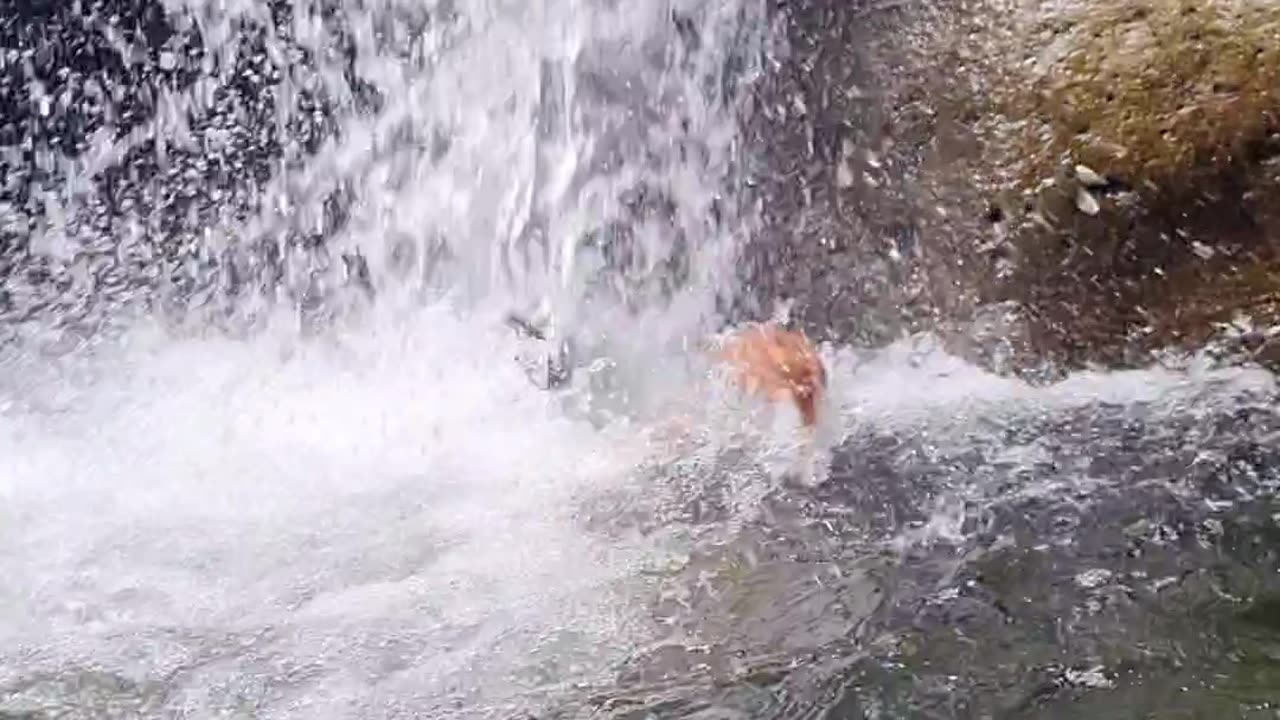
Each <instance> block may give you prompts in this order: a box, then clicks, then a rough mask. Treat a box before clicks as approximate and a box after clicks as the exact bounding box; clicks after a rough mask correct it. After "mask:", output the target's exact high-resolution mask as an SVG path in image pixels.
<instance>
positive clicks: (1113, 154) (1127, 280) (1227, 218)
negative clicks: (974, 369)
mask: <svg viewBox="0 0 1280 720" xmlns="http://www.w3.org/2000/svg"><path fill="white" fill-rule="evenodd" d="M930 22H931V23H932V25H933V27H935V28H938V29H939V32H938V33H937V34H936V35H935V38H941V39H940V40H939V39H930V40H927V41H925V42H923V43H921V44H920V45H919V46H918V47H919V52H920V57H921V58H928V59H929V60H928V62H929V66H928V67H935V66H938V65H941V66H942V67H943V68H945V71H942V70H939V71H928V70H924V71H921V73H920V75H919V77H920V80H919V82H920V83H921V84H922V86H923V87H925V88H927V92H928V93H929V104H930V106H931V107H932V108H934V116H935V117H938V118H941V117H944V116H951V117H957V118H962V119H963V121H964V122H965V124H966V125H967V126H968V133H967V138H968V142H969V143H970V144H971V148H970V151H969V152H968V153H965V154H962V155H957V154H956V153H954V152H952V151H948V150H945V149H944V146H945V145H946V144H947V142H948V141H947V140H946V139H945V138H944V137H941V135H942V134H943V133H944V132H945V128H944V127H943V123H941V122H940V121H938V120H935V121H934V122H933V127H932V128H931V129H932V131H933V133H934V136H935V137H934V139H933V141H932V142H931V145H930V148H929V153H928V154H929V157H928V158H927V159H926V162H925V163H923V164H922V175H921V184H922V186H923V187H924V188H926V189H927V191H928V193H929V194H930V195H931V196H932V197H934V198H936V201H937V202H938V203H941V204H942V205H943V206H944V207H946V208H947V209H948V211H947V214H948V215H949V216H950V217H982V216H986V217H988V218H991V217H992V216H994V217H995V218H996V219H997V220H998V222H991V223H989V224H990V225H991V226H992V227H989V228H986V229H983V228H981V227H979V226H978V225H977V224H976V223H972V222H969V223H956V222H954V221H944V222H932V223H929V225H930V227H929V232H930V233H931V235H932V236H933V237H936V238H942V239H940V240H934V239H932V237H931V238H930V239H927V240H926V242H927V243H929V244H931V245H932V246H934V247H937V248H945V249H946V250H949V251H952V252H954V253H955V255H954V256H953V258H952V259H953V264H954V266H955V267H958V268H968V271H967V272H964V273H962V277H961V278H960V284H961V285H962V286H963V287H964V288H965V291H967V292H968V293H969V297H968V298H967V300H968V304H969V307H966V308H962V310H964V311H966V312H969V311H971V310H972V308H976V307H981V306H982V305H983V304H985V303H990V302H1014V303H1017V304H1019V305H1020V306H1022V307H1023V308H1024V316H1025V318H1026V323H1027V329H1026V330H1025V334H1027V335H1028V336H1030V337H1031V338H1032V346H1033V349H1034V350H1035V352H1036V354H1037V355H1038V356H1039V357H1040V358H1041V359H1047V360H1050V361H1053V362H1056V363H1059V364H1061V365H1063V366H1064V367H1077V366H1080V365H1083V364H1086V363H1089V362H1103V363H1107V364H1111V365H1131V364H1143V363H1146V362H1149V361H1150V359H1151V357H1152V353H1153V352H1155V351H1158V350H1161V349H1164V348H1167V347H1170V346H1176V347H1182V348H1199V347H1203V346H1204V345H1205V344H1206V343H1207V342H1209V340H1210V339H1213V338H1216V337H1217V336H1218V335H1219V333H1218V326H1219V325H1220V324H1221V323H1223V322H1226V321H1228V320H1230V319H1231V317H1232V316H1233V315H1234V314H1235V313H1237V312H1238V311H1241V310H1243V309H1246V308H1247V309H1250V310H1253V311H1254V312H1253V313H1252V314H1253V315H1255V317H1258V318H1259V319H1260V320H1262V321H1265V322H1269V321H1271V320H1273V319H1276V318H1280V314H1277V313H1276V309H1275V307H1274V306H1275V303H1274V301H1273V300H1272V299H1271V298H1273V297H1274V296H1275V294H1276V292H1277V290H1280V275H1278V274H1277V272H1276V270H1275V268H1276V267H1278V265H1277V258H1278V257H1280V255H1278V254H1277V250H1280V246H1278V244H1277V242H1276V238H1277V237H1280V222H1277V220H1280V212H1278V211H1280V5H1277V4H1275V3H1270V2H1254V1H1253V0H1221V1H1219V2H1210V3H1189V2H1184V1H1183V0H1125V1H1123V2H1116V3H1067V4H1062V3H1047V2H1033V3H1029V4H1028V3H1013V2H1005V0H977V1H976V2H970V3H957V4H953V5H951V6H949V7H948V8H946V9H943V10H939V11H938V12H937V13H936V14H935V15H934V16H933V17H932V18H931V19H930ZM939 55H941V56H942V57H943V58H946V62H942V63H939V62H938V57H939ZM922 66H923V63H922ZM944 72H945V73H948V74H952V75H955V76H957V77H958V81H957V79H956V77H951V78H948V77H946V75H945V74H944ZM990 208H996V209H997V210H996V211H995V212H994V213H993V212H991V210H990ZM922 216H923V214H922ZM956 233H959V234H961V235H968V236H969V237H970V238H971V239H972V241H973V242H972V243H970V244H968V245H966V244H963V243H960V244H957V243H955V242H953V241H950V237H951V236H954V235H955V234H956ZM993 236H998V239H999V241H1000V242H999V243H998V245H999V246H1000V247H1001V248H1002V257H1001V258H994V257H992V256H991V255H990V253H983V252H982V251H981V249H982V248H984V247H988V246H991V245H992V244H993V243H991V239H992V237H993ZM984 255H985V256H984ZM997 260H1003V261H1004V263H1003V266H1001V265H1000V263H999V262H997ZM1264 305H1265V306H1266V307H1265V309H1264V310H1263V311H1261V312H1258V311H1257V309H1258V308H1259V307H1260V306H1264Z"/></svg>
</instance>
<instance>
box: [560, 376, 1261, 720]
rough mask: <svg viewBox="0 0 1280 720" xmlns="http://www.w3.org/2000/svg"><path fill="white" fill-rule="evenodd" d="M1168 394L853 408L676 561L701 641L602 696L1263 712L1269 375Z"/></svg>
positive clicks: (988, 710)
mask: <svg viewBox="0 0 1280 720" xmlns="http://www.w3.org/2000/svg"><path fill="white" fill-rule="evenodd" d="M1177 394H1178V395H1179V397H1177V398H1176V399H1164V400H1157V401H1134V402H1100V403H1085V404H1084V405H1083V406H1075V407H1057V408H1051V407H1040V408H1027V409H1026V411H1024V412H1003V411H1002V412H990V413H989V414H983V413H978V414H969V413H963V412H962V413H959V414H957V416H956V417H954V418H951V419H947V420H941V419H937V420H933V421H924V420H922V421H919V422H915V423H893V424H894V425H896V427H893V428H884V427H875V425H876V423H875V422H874V421H873V422H871V423H868V424H869V425H870V427H867V428H865V429H864V430H862V431H860V432H855V433H854V434H853V436H852V437H850V438H849V439H848V440H847V441H846V442H845V443H844V444H843V445H842V446H841V447H840V449H839V451H838V453H837V455H836V459H835V462H834V464H833V471H832V477H831V479H830V480H829V481H828V482H827V483H826V484H824V485H822V486H821V487H819V488H818V489H816V490H803V489H799V488H791V489H788V490H782V491H776V492H774V493H772V494H771V495H770V497H769V498H768V499H767V500H766V502H765V504H764V507H765V508H766V510H765V512H764V519H762V520H761V521H759V522H758V523H755V524H753V525H751V526H750V527H748V528H745V529H744V530H743V532H742V534H741V535H740V536H738V537H737V539H736V540H735V542H733V543H730V544H728V545H727V546H725V547H722V548H720V549H719V550H717V551H715V552H712V553H708V554H707V555H706V556H704V557H703V558H702V559H701V562H696V561H695V562H694V563H693V568H694V569H693V570H691V571H690V572H691V574H693V575H694V576H698V574H699V573H700V572H708V573H709V575H710V577H712V578H713V579H712V580H710V581H706V579H705V577H702V580H703V581H704V582H703V583H702V584H700V585H699V588H700V591H701V592H699V593H695V595H694V596H693V597H692V598H690V599H688V601H687V605H686V606H685V607H683V608H682V609H681V610H680V611H678V612H676V613H675V615H676V616H677V617H678V623H677V625H676V627H677V628H679V629H677V630H673V633H672V635H673V637H680V636H681V635H682V633H683V632H690V633H692V634H695V635H697V634H699V633H702V634H709V635H712V636H716V634H717V633H720V635H719V636H718V640H717V641H715V642H711V643H709V644H708V645H707V646H706V647H701V648H699V649H698V650H697V651H696V652H694V651H689V650H683V651H682V650H678V649H677V647H676V646H674V645H673V646H671V647H663V648H660V649H657V650H654V651H653V652H651V653H650V654H648V655H646V656H643V657H639V658H636V659H635V661H634V664H633V665H632V666H630V667H628V668H627V669H626V670H625V671H624V672H623V673H622V675H621V676H620V678H619V684H620V685H621V688H616V689H611V690H607V691H604V692H603V693H602V695H601V697H600V698H599V699H598V701H599V704H600V705H599V707H600V708H602V709H607V711H608V712H607V714H609V715H610V716H616V717H635V718H640V717H823V718H854V717H856V718H862V717H913V718H914V717H920V718H1019V717H1044V718H1059V717H1061V718H1084V717H1095V716H1100V717H1116V718H1120V717H1126V718H1129V717H1152V718H1165V717H1211V716H1223V717H1250V718H1253V717H1257V718H1263V717H1272V716H1274V713H1275V710H1276V708H1277V703H1278V702H1280V696H1278V695H1277V689H1278V688H1280V682H1277V679H1278V676H1277V673H1278V672H1280V655H1278V653H1280V628H1278V627H1277V621H1278V620H1280V616H1277V608H1276V597H1277V595H1276V593H1277V592H1278V591H1280V555H1278V554H1280V544H1278V542H1277V541H1278V540H1280V524H1278V523H1280V517H1278V513H1277V510H1280V505H1277V500H1276V489H1277V485H1278V484H1280V470H1278V466H1277V457H1276V453H1275V450H1274V441H1275V439H1276V437H1277V435H1276V433H1277V430H1280V425H1278V424H1277V423H1278V422H1280V418H1278V417H1277V415H1276V413H1275V410H1274V408H1275V395H1274V393H1273V392H1272V391H1268V390H1262V391H1249V392H1246V393H1244V394H1243V395H1239V396H1235V397H1233V398H1231V399H1229V400H1224V399H1223V397H1222V396H1220V395H1217V391H1213V390H1210V389H1208V388H1207V387H1206V388H1204V389H1202V390H1200V391H1196V392H1191V393H1185V394H1184V393H1177ZM1215 396H1216V397H1215ZM701 512H703V513H705V512H706V511H705V509H703V510H702V511H701ZM708 628H715V630H712V631H708ZM570 714H571V715H572V714H574V713H570Z"/></svg>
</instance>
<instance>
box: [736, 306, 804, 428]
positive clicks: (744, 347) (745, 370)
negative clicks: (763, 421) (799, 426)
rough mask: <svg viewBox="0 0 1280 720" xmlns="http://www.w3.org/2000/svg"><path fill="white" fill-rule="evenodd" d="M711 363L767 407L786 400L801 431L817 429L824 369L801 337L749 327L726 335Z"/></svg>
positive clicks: (762, 326)
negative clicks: (802, 427) (725, 369)
mask: <svg viewBox="0 0 1280 720" xmlns="http://www.w3.org/2000/svg"><path fill="white" fill-rule="evenodd" d="M715 358H716V359H717V360H719V361H720V362H723V363H725V364H726V365H728V369H729V371H730V373H731V375H732V377H733V379H734V380H735V381H736V382H737V384H738V386H739V387H740V388H741V389H742V390H743V391H744V392H746V393H748V394H753V395H758V396H762V397H764V398H765V399H767V400H769V401H770V402H781V401H787V400H789V401H791V402H792V403H794V404H795V406H796V410H798V411H799V412H800V419H801V421H802V422H803V423H804V425H805V427H808V428H814V427H816V426H817V424H818V408H819V407H820V406H821V403H822V399H823V395H824V394H825V393H826V390H827V369H826V366H824V365H823V363H822V358H821V357H819V356H818V351H817V348H815V347H814V346H813V343H812V342H810V341H809V338H808V337H806V336H805V335H804V333H802V332H797V331H793V330H784V329H782V328H780V327H778V326H777V325H776V324H774V323H764V324H759V325H748V326H746V327H745V328H742V329H741V330H738V331H736V332H734V333H733V334H731V335H730V336H729V337H728V339H726V340H725V341H724V343H723V344H722V345H721V347H720V348H719V350H718V351H717V352H716V353H715Z"/></svg>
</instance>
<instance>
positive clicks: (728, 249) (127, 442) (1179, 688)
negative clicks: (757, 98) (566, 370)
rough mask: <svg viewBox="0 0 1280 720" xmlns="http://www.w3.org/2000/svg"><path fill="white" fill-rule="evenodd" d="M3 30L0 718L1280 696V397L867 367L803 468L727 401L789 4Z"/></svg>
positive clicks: (1202, 378)
mask: <svg viewBox="0 0 1280 720" xmlns="http://www.w3.org/2000/svg"><path fill="white" fill-rule="evenodd" d="M6 22H7V24H6V25H4V26H3V27H4V35H3V37H4V41H5V46H4V48H5V55H4V65H3V68H2V69H3V71H4V73H5V74H4V76H3V82H4V84H3V86H0V89H2V90H3V92H4V93H5V94H4V97H3V100H4V102H3V104H2V111H3V113H4V118H3V120H4V122H3V123H0V125H4V129H3V137H0V142H3V144H4V148H5V153H4V155H3V163H4V165H3V168H4V182H5V185H4V188H3V190H4V196H3V201H4V203H5V206H4V211H5V222H6V224H5V226H4V227H3V228H2V229H0V250H2V251H3V252H2V254H0V278H3V283H4V285H3V294H2V295H0V314H2V315H3V323H2V325H0V326H2V327H3V332H4V335H3V337H4V341H5V346H4V349H3V352H2V353H0V458H3V462H2V463H0V540H2V541H0V578H3V582H0V717H23V718H36V717H39V718H44V717H83V718H103V717H108V718H125V717H193V718H194V717H264V718H269V717H298V718H331V717H332V718H345V717H352V718H355V717H359V718H383V717H386V718H390V717H503V718H514V717H530V716H537V717H581V716H589V715H597V716H598V715H604V716H617V717H635V718H640V717H831V718H843V717H929V718H933V717H975V718H978V717H1028V716H1036V717H1081V716H1084V715H1085V714H1086V713H1087V714H1089V715H1096V714H1106V713H1111V714H1112V715H1113V716H1116V717H1134V716H1141V714H1142V713H1157V714H1156V715H1155V716H1158V717H1168V716H1170V715H1169V714H1168V713H1170V712H1172V710H1173V709H1189V711H1190V712H1193V713H1207V712H1215V713H1219V714H1222V713H1225V714H1226V716H1237V715H1239V716H1249V715H1248V714H1249V713H1253V715H1252V716H1257V717H1270V715H1266V714H1264V713H1267V712H1271V708H1272V707H1274V705H1275V703H1277V702H1280V698H1276V697H1275V694H1274V693H1275V691H1274V689H1275V687H1280V682H1278V681H1277V678H1280V675H1278V674H1277V670H1276V658H1277V655H1276V652H1277V650H1276V648H1277V644H1276V638H1275V635H1274V632H1275V628H1276V622H1275V618H1274V613H1275V607H1274V602H1275V601H1274V599H1272V600H1268V599H1267V598H1268V597H1271V598H1274V593H1275V592H1277V591H1280V577H1278V575H1280V573H1277V569H1280V561H1278V559H1277V553H1278V552H1280V542H1277V537H1278V535H1277V533H1280V530H1278V529H1277V522H1278V518H1280V508H1278V507H1276V501H1275V499H1274V498H1275V491H1276V489H1277V483H1280V474H1278V473H1277V470H1276V468H1277V467H1278V466H1280V465H1278V464H1277V458H1276V457H1275V456H1274V450H1273V449H1272V448H1274V447H1275V438H1276V433H1277V432H1280V419H1278V418H1277V417H1276V416H1275V413H1274V411H1273V407H1274V401H1275V395H1276V389H1275V386H1274V378H1273V377H1272V376H1271V375H1269V374H1267V373H1263V372H1261V371H1252V370H1247V369H1242V368H1221V369H1215V368H1212V367H1209V366H1208V365H1205V364H1191V365H1189V366H1187V367H1183V368H1180V369H1161V368H1156V369H1151V370H1147V371H1142V372H1128V373H1083V374H1077V375H1075V376H1073V377H1071V378H1070V379H1068V380H1067V381H1066V382H1064V383H1061V384H1058V385H1054V386H1051V387H1047V388H1032V387H1029V386H1027V385H1025V384H1022V383H1020V382H1016V381H1012V380H1007V379H1002V378H997V377H994V376H991V375H989V374H986V373H983V372H981V371H979V370H977V369H975V368H973V367H971V366H968V365H966V364H964V363H961V362H959V361H956V360H954V359H951V358H949V357H947V356H945V355H944V354H943V353H941V352H940V351H938V350H936V349H934V348H932V347H931V346H929V345H928V343H927V341H926V340H927V339H922V338H916V339H912V340H905V341H902V342H899V343H897V344H894V345H892V346H890V347H888V348H884V349H881V350H879V351H876V352H870V351H860V350H854V349H852V348H847V347H843V348H842V347H831V346H828V347H825V348H824V350H823V351H824V353H825V355H826V357H827V359H828V361H829V364H830V367H831V370H832V372H831V375H832V396H833V397H832V401H831V410H832V411H833V412H832V416H831V419H830V422H829V424H828V427H826V428H824V434H825V436H826V439H828V440H829V441H831V442H830V445H831V446H832V447H830V448H827V449H825V450H824V449H822V448H819V450H820V451H819V452H817V453H816V454H810V455H806V454H805V449H804V448H803V447H802V446H800V447H798V446H796V445H795V444H794V443H793V442H792V441H793V439H794V438H793V437H792V436H790V435H789V434H788V433H787V432H786V431H787V428H786V424H787V418H786V417H785V416H783V417H779V418H775V420H776V423H775V424H774V425H769V424H764V425H761V424H760V423H758V422H756V421H757V420H758V419H760V418H758V417H756V416H754V415H752V414H751V413H749V412H747V410H749V409H750V408H742V407H739V406H738V405H737V404H736V403H734V402H733V401H732V398H726V397H722V396H721V395H719V394H718V393H717V391H716V389H715V388H714V387H713V386H712V387H707V386H704V384H701V383H699V382H697V381H698V378H699V375H700V373H699V365H698V362H697V353H696V345H697V343H698V342H699V341H700V340H701V339H702V338H704V337H705V335H706V334H707V333H708V332H711V331H713V330H715V329H717V328H718V327H719V325H720V323H721V322H722V318H721V317H720V316H719V312H718V310H719V308H720V307H722V305H723V303H724V301H725V299H726V297H728V296H732V295H733V294H734V293H735V292H736V291H738V290H740V288H739V287H737V285H736V282H735V279H736V277H737V273H736V267H735V263H736V262H737V259H738V252H737V251H738V250H739V248H740V247H741V244H742V242H743V241H744V239H745V238H746V237H748V236H749V235H750V234H751V232H752V229H753V227H754V226H755V222H756V217H755V212H756V206H755V205H754V204H753V202H752V201H749V200H748V197H749V196H748V195H747V194H746V192H745V191H744V189H743V188H744V186H745V185H746V184H748V180H749V179H750V178H749V175H748V173H747V170H748V168H749V167H750V166H751V165H752V162H753V151H752V149H751V148H749V147H744V146H743V145H742V143H741V142H740V139H739V138H740V137H741V135H740V132H739V124H740V120H741V117H742V113H743V112H744V110H743V108H744V107H745V105H744V103H745V102H746V101H745V97H746V91H745V88H746V87H747V86H748V84H749V83H750V82H751V81H752V79H753V78H755V77H758V76H759V75H760V74H761V73H765V72H769V71H770V70H771V69H772V68H774V67H776V65H777V63H778V62H781V59H782V58H784V57H785V52H784V51H785V48H782V47H781V46H780V45H779V42H780V41H779V39H778V37H777V36H776V34H775V33H774V31H773V30H774V28H773V27H772V25H771V23H772V22H773V21H772V20H770V19H769V18H767V17H766V13H765V8H764V7H763V5H762V4H758V3H754V2H750V0H742V2H733V3H717V4H714V5H706V4H699V3H655V4H648V5H646V4H640V5H635V4H631V5H628V4H622V3H618V4H610V3H605V2H570V1H559V0H558V1H557V2H546V3H505V2H481V1H479V0H476V1H471V2H468V1H466V0H456V1H454V2H437V3H423V2H395V1H391V0H385V1H381V2H354V1H350V0H348V1H347V2H327V3H308V2H297V3H293V4H286V3H256V2H248V1H244V2H218V3H215V2H205V1H196V0H188V1H186V2H177V1H174V2H170V3H167V4H165V5H163V6H161V5H148V4H145V3H136V2H130V3H124V2H120V3H112V2H99V3H82V4H80V5H74V6H72V5H68V6H64V7H61V8H57V7H44V6H41V7H38V8H35V9H34V10H32V11H31V14H30V15H25V16H18V17H16V18H15V19H12V20H7V21H6ZM539 304H542V305H544V306H545V307H547V308H549V309H550V310H551V314H552V316H553V317H554V320H555V323H556V326H557V328H559V329H563V330H566V331H567V332H570V333H572V335H573V336H574V338H575V339H576V340H578V341H579V344H580V350H581V353H582V354H581V356H580V357H579V359H580V360H581V361H582V363H583V365H584V367H583V368H582V369H581V370H580V372H579V373H578V374H577V375H576V376H575V384H574V385H573V386H571V387H570V388H568V389H566V390H564V391H561V392H554V393H549V392H545V391H543V390H539V389H538V388H537V387H536V386H535V383H532V382H530V378H529V377H528V376H527V374H526V368H525V367H524V366H525V364H526V361H529V360H536V359H537V358H538V357H539V356H540V353H542V352H543V350H545V348H542V347H538V346H537V345H536V344H535V345H530V344H529V343H528V342H526V341H524V340H521V339H520V338H517V337H516V336H515V335H514V334H513V333H512V332H511V331H510V329H509V328H508V327H507V326H506V325H505V324H504V323H503V317H504V315H505V314H506V313H507V312H509V311H512V310H515V311H517V312H520V313H525V314H529V313H532V312H533V311H534V310H535V308H536V307H537V306H538V305H539ZM606 361H607V362H606ZM591 363H594V365H592V367H593V368H595V369H599V368H606V370H602V371H599V372H596V371H588V370H587V369H586V366H587V365H589V364H591ZM671 407H678V408H680V409H681V412H685V413H692V417H693V419H694V422H693V423H692V427H690V428H687V429H686V431H685V432H683V433H677V434H676V435H675V436H674V437H672V436H671V434H670V433H667V434H663V432H662V431H663V430H664V429H669V428H666V427H665V426H664V425H663V424H662V418H663V417H664V414H663V413H664V412H666V411H667V410H668V409H669V408H671ZM765 419H766V420H767V418H765ZM814 471H816V474H815V472H814ZM1268 603H1271V604H1268ZM1159 713H1165V714H1159ZM1191 716H1195V715H1191Z"/></svg>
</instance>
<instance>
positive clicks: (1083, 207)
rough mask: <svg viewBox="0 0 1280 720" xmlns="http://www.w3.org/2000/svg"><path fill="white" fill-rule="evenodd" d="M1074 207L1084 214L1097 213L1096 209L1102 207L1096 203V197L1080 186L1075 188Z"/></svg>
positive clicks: (1098, 209)
mask: <svg viewBox="0 0 1280 720" xmlns="http://www.w3.org/2000/svg"><path fill="white" fill-rule="evenodd" d="M1076 208H1077V209H1078V210H1080V212H1082V213H1084V214H1085V215H1097V214H1098V211H1100V210H1101V209H1102V207H1101V206H1099V205H1098V200H1097V198H1095V197H1094V196H1093V194H1092V193H1090V192H1089V191H1088V190H1086V189H1084V188H1082V187H1081V188H1077V189H1076Z"/></svg>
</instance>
